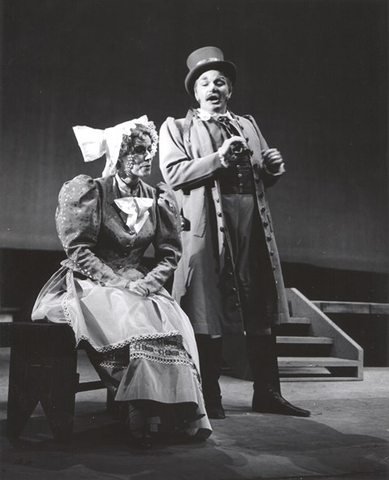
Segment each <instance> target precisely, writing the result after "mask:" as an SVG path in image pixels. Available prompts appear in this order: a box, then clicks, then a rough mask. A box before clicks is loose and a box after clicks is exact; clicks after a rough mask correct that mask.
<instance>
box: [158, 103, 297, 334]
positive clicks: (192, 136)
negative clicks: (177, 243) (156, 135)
mask: <svg viewBox="0 0 389 480" xmlns="http://www.w3.org/2000/svg"><path fill="white" fill-rule="evenodd" d="M232 115H233V118H234V119H235V120H236V121H237V123H238V125H239V126H240V129H241V133H242V135H243V136H244V137H245V138H246V141H247V143H248V145H249V148H250V149H251V165H252V171H253V177H254V184H255V199H256V203H257V207H258V209H257V214H258V216H259V219H260V222H259V224H260V229H261V231H263V239H264V240H263V242H262V244H261V246H259V247H258V249H259V250H261V252H262V253H261V259H262V262H263V263H264V265H263V271H264V272H265V275H266V282H265V283H264V284H265V285H266V289H265V290H266V292H264V291H261V292H258V295H263V296H266V299H265V301H266V308H265V312H266V319H265V324H267V325H268V326H271V325H274V324H278V323H285V322H288V321H289V313H288V306H287V300H286V295H285V288H284V282H283V278H282V272H281V268H280V259H279V255H278V250H277V245H276V241H275V238H274V232H273V226H272V219H271V215H270V210H269V205H268V201H267V198H266V189H267V188H268V187H269V186H271V185H273V184H274V183H275V182H276V181H277V180H278V178H279V177H278V176H273V175H270V174H268V173H267V172H266V171H265V169H264V168H263V167H262V160H263V159H262V154H261V152H262V150H264V149H267V148H268V147H267V144H266V141H265V139H264V138H263V136H262V134H261V132H260V130H259V128H258V126H257V124H256V122H255V120H254V119H253V118H252V117H251V116H245V117H241V116H236V115H234V114H232ZM219 143H220V142H219ZM219 146H220V145H218V144H217V141H215V138H213V137H212V135H211V134H210V131H209V126H208V124H207V122H206V121H203V120H201V119H200V118H199V116H198V115H197V114H196V111H193V110H189V112H188V115H187V116H186V118H185V119H184V118H182V119H174V118H172V117H168V118H167V119H166V121H165V122H164V123H163V125H162V127H161V131H160V168H161V171H162V174H163V176H164V179H165V181H166V182H167V183H168V184H169V185H170V186H171V187H172V189H173V190H174V192H175V194H176V198H177V201H178V204H179V209H180V212H181V215H182V217H183V219H184V222H185V225H186V226H184V231H182V233H181V235H182V242H183V254H182V258H181V260H180V262H179V264H178V268H177V270H176V272H175V275H174V283H173V297H174V298H175V299H176V301H178V302H179V303H180V305H181V307H182V308H183V309H184V310H185V312H186V313H187V315H188V316H189V318H190V320H191V322H192V325H193V327H194V330H195V332H196V333H197V334H208V335H220V334H224V333H242V332H243V331H244V319H243V316H242V308H241V302H240V299H239V291H238V288H237V282H236V273H235V271H234V258H233V256H232V255H231V253H230V252H231V248H230V247H231V232H229V230H228V228H227V225H226V222H225V221H224V214H223V205H222V202H223V196H222V195H221V192H220V185H219V181H218V174H217V172H218V171H219V170H220V169H221V168H223V167H222V165H221V161H220V156H219V154H218V152H217V148H218V147H219ZM262 247H263V248H262ZM258 315H259V312H258ZM258 320H259V321H260V320H261V321H262V325H263V324H264V319H258Z"/></svg>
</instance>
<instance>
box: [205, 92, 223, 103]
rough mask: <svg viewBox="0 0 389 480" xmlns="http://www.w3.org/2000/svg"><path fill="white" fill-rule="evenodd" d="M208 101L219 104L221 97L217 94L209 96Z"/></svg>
mask: <svg viewBox="0 0 389 480" xmlns="http://www.w3.org/2000/svg"><path fill="white" fill-rule="evenodd" d="M207 100H208V101H210V102H218V101H219V100H220V97H219V95H217V94H216V93H211V95H208V97H207Z"/></svg>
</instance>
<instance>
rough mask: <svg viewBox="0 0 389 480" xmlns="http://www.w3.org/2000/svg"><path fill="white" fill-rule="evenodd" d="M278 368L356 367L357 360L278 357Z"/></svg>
mask: <svg viewBox="0 0 389 480" xmlns="http://www.w3.org/2000/svg"><path fill="white" fill-rule="evenodd" d="M278 365H279V367H280V368H281V367H283V368H284V367H314V368H316V367H325V368H328V367H358V360H349V359H347V358H337V357H279V358H278Z"/></svg>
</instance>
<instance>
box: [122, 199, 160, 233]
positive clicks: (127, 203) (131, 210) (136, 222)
mask: <svg viewBox="0 0 389 480" xmlns="http://www.w3.org/2000/svg"><path fill="white" fill-rule="evenodd" d="M115 203H116V205H117V206H118V207H119V208H120V210H121V211H122V212H124V213H125V214H126V215H127V220H126V225H127V226H128V227H129V228H133V229H134V230H135V232H136V233H139V231H140V229H141V228H142V227H143V225H144V223H145V222H146V220H147V218H148V217H149V215H150V213H149V212H148V209H149V208H150V207H151V206H152V204H153V199H152V198H138V197H125V198H117V199H116V200H115Z"/></svg>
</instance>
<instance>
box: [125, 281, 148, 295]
mask: <svg viewBox="0 0 389 480" xmlns="http://www.w3.org/2000/svg"><path fill="white" fill-rule="evenodd" d="M128 290H129V291H130V292H132V293H135V294H136V295H140V296H141V297H147V296H148V295H149V293H150V292H149V290H148V289H147V288H146V287H145V286H143V285H142V280H135V282H130V283H129V284H128Z"/></svg>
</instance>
